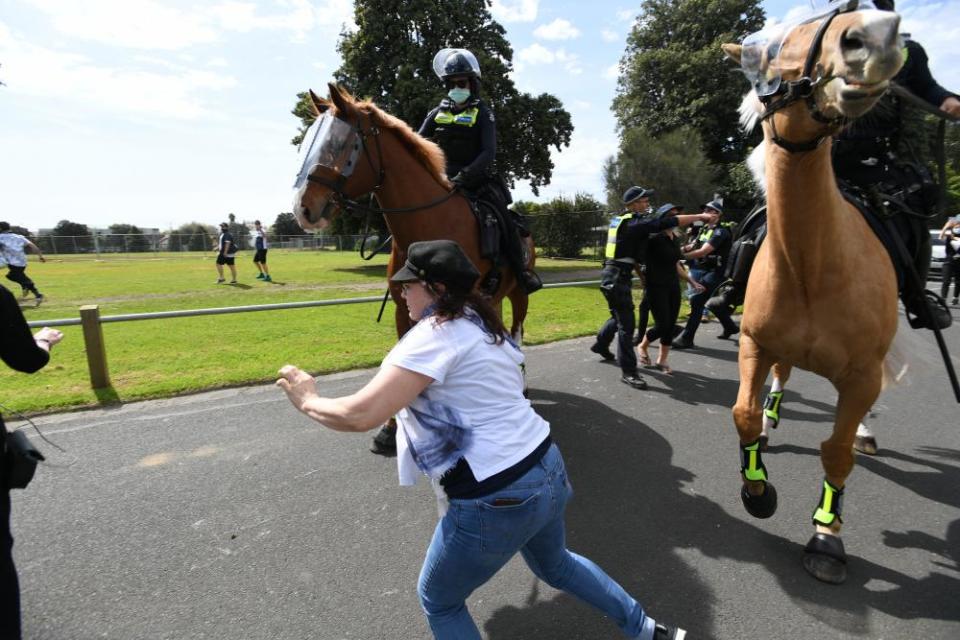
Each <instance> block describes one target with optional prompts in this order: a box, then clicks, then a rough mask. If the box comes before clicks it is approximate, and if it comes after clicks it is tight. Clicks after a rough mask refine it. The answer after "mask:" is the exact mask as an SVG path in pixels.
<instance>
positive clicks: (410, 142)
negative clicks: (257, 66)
mask: <svg viewBox="0 0 960 640" xmlns="http://www.w3.org/2000/svg"><path fill="white" fill-rule="evenodd" d="M328 86H329V89H330V100H324V99H323V98H320V97H318V96H317V95H316V94H314V93H313V91H311V92H310V98H311V101H312V103H313V107H314V109H315V112H316V115H317V116H318V123H317V124H320V123H319V116H323V117H324V119H330V120H329V121H328V122H326V123H325V124H326V125H327V126H326V128H325V129H324V128H323V127H320V128H319V129H318V132H319V136H318V138H317V139H314V140H310V139H308V138H309V137H310V136H311V133H310V132H309V131H308V133H307V136H305V139H304V145H309V144H310V143H313V144H314V145H315V151H316V150H318V149H319V153H315V155H314V156H313V157H312V159H311V157H310V155H309V150H308V153H307V158H305V163H307V162H309V163H310V166H306V164H305V166H304V167H303V168H302V169H301V178H302V179H298V187H297V192H296V195H295V198H294V205H293V208H294V213H295V214H296V216H297V219H298V220H299V222H300V225H301V226H302V227H303V228H305V229H322V228H324V227H326V226H327V225H328V224H329V222H330V216H332V215H335V214H336V212H338V211H339V210H340V209H342V208H343V206H344V205H347V206H354V207H360V205H358V204H357V203H356V199H357V198H359V197H361V196H363V195H365V194H368V193H374V194H375V196H376V199H377V201H378V203H379V204H380V206H381V207H382V209H378V210H379V211H382V213H383V215H384V217H385V218H386V222H387V228H388V229H389V230H390V233H391V234H392V235H393V244H392V250H391V253H390V261H389V263H388V265H387V277H388V278H389V277H390V276H392V275H393V274H394V273H396V271H397V270H398V269H400V267H402V266H403V263H404V261H405V260H406V255H407V247H409V246H410V243H411V242H417V241H420V240H437V239H447V240H454V241H456V242H457V243H458V244H459V245H460V246H461V247H463V250H464V251H465V252H466V254H467V256H468V257H469V258H470V260H471V261H472V262H473V263H474V265H476V267H477V269H478V270H479V271H480V274H481V279H482V278H483V276H485V275H486V274H487V272H488V271H489V270H490V269H491V268H492V266H493V265H492V263H491V262H490V261H489V260H485V259H483V258H481V257H480V242H479V229H478V225H477V221H476V218H475V217H474V215H473V213H472V212H471V209H470V203H469V202H468V201H467V199H466V197H464V196H463V195H462V194H460V193H459V192H457V191H454V190H453V185H452V184H451V183H450V182H449V181H448V180H447V177H446V173H445V172H444V167H445V159H444V156H443V152H442V151H441V150H440V148H439V147H438V146H437V145H435V144H434V143H432V142H430V141H428V140H425V139H424V138H422V137H420V136H419V135H417V134H416V133H415V132H414V131H413V130H412V129H411V128H410V127H409V126H407V125H406V124H405V123H404V122H402V121H401V120H399V119H398V118H395V117H393V116H391V115H390V114H388V113H386V112H384V111H382V110H381V109H379V108H378V107H377V106H376V105H374V104H373V103H372V102H370V101H368V100H363V101H359V100H356V99H355V98H353V97H352V96H350V95H349V94H348V93H347V92H345V91H343V90H342V89H340V88H339V87H338V86H336V85H334V84H330V85H328ZM320 138H323V139H320ZM320 147H323V148H322V149H320ZM301 153H303V151H302V152H301ZM313 160H317V161H318V162H316V163H314V162H313ZM360 208H362V207H360ZM530 253H531V260H532V259H533V251H531V252H530ZM388 286H389V287H390V295H391V296H392V298H393V300H394V302H395V303H396V324H397V335H398V337H399V336H403V334H404V333H406V331H407V330H408V329H409V328H410V318H409V316H408V315H407V306H406V303H405V302H404V300H403V298H402V297H401V296H400V287H399V286H398V285H396V284H393V283H389V281H388ZM504 297H507V298H508V299H509V300H510V302H511V307H512V311H513V320H512V324H511V327H510V332H511V334H512V335H513V337H514V339H515V340H517V342H520V340H521V339H522V336H523V321H524V319H525V318H526V315H527V306H528V296H527V293H526V292H525V291H524V290H523V289H522V288H521V287H520V286H519V285H518V284H517V280H516V277H515V276H514V274H513V272H512V271H509V270H504V273H503V277H502V278H501V281H500V285H499V287H498V289H497V290H496V292H495V293H494V295H493V296H492V302H493V304H494V306H495V307H498V306H499V305H500V302H501V300H502V299H503V298H504Z"/></svg>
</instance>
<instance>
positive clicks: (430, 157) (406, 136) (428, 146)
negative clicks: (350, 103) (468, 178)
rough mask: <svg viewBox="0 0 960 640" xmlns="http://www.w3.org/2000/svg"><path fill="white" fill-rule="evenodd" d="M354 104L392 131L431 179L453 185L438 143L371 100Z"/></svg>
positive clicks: (442, 183) (374, 120)
mask: <svg viewBox="0 0 960 640" xmlns="http://www.w3.org/2000/svg"><path fill="white" fill-rule="evenodd" d="M354 105H355V106H356V107H357V108H359V109H360V110H362V111H363V112H364V113H366V114H367V115H369V116H370V117H371V118H372V120H373V122H374V123H376V124H377V126H380V127H383V128H385V129H390V130H391V131H393V132H394V133H395V134H396V136H397V138H399V139H400V143H401V144H402V145H403V146H404V147H405V148H406V149H407V151H409V152H410V153H411V154H413V157H414V158H416V159H417V161H418V162H419V163H420V164H421V165H423V167H424V168H425V169H426V170H427V171H429V172H430V175H432V176H433V179H434V180H436V181H437V182H439V183H440V184H441V185H443V186H444V187H446V188H447V189H450V188H452V186H453V185H451V184H450V181H449V180H447V159H446V156H444V155H443V150H442V149H440V147H439V146H438V145H436V144H435V143H433V142H431V141H430V140H427V139H426V138H424V137H422V136H421V135H420V134H418V133H417V132H416V131H414V130H413V129H411V128H410V125H408V124H407V123H406V122H404V121H403V120H401V119H400V118H398V117H396V116H393V115H390V114H389V113H387V112H386V111H384V110H383V109H381V108H380V107H378V106H377V105H375V104H374V103H373V102H372V101H371V100H359V101H358V100H356V99H354Z"/></svg>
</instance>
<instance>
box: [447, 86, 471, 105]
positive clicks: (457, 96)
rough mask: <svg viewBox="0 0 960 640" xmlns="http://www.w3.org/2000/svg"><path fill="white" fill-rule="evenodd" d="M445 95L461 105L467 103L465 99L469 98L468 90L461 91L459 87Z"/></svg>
mask: <svg viewBox="0 0 960 640" xmlns="http://www.w3.org/2000/svg"><path fill="white" fill-rule="evenodd" d="M447 95H448V96H450V99H451V100H453V101H454V102H456V103H457V104H461V103H463V102H466V101H467V98H469V97H470V89H462V88H460V87H454V88H453V89H450V91H448V92H447Z"/></svg>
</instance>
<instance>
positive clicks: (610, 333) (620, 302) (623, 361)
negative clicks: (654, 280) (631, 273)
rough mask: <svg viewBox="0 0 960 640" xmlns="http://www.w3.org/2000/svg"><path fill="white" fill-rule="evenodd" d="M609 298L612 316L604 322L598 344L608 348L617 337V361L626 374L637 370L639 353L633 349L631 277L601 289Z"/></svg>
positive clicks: (633, 327) (634, 323) (608, 302)
mask: <svg viewBox="0 0 960 640" xmlns="http://www.w3.org/2000/svg"><path fill="white" fill-rule="evenodd" d="M600 290H601V291H602V292H603V297H604V298H606V299H607V306H608V307H609V308H610V318H609V319H608V320H607V321H606V322H604V323H603V326H602V327H600V331H599V332H598V333H597V344H598V345H600V346H601V347H603V348H605V349H608V348H609V347H610V343H611V342H613V338H614V336H616V338H617V362H618V363H619V364H620V369H621V370H622V371H623V373H624V374H625V375H630V374H635V373H636V372H637V354H636V352H635V351H634V350H633V332H634V329H635V327H636V321H635V319H634V315H633V314H634V306H633V294H632V292H631V280H630V277H626V278H623V277H621V278H619V279H617V281H616V283H615V284H614V285H613V286H612V287H610V288H603V287H601V289H600Z"/></svg>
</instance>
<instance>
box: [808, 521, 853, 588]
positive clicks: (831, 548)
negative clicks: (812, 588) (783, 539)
mask: <svg viewBox="0 0 960 640" xmlns="http://www.w3.org/2000/svg"><path fill="white" fill-rule="evenodd" d="M803 568H804V569H806V570H807V573H809V574H810V575H812V576H813V577H814V578H816V579H817V580H820V581H822V582H827V583H830V584H841V583H843V581H844V580H846V579H847V554H846V552H845V551H844V550H843V541H842V540H841V539H840V538H839V537H837V536H833V535H828V534H826V533H817V534H815V535H814V536H813V537H812V538H810V542H808V543H807V546H806V548H805V549H804V550H803Z"/></svg>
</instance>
